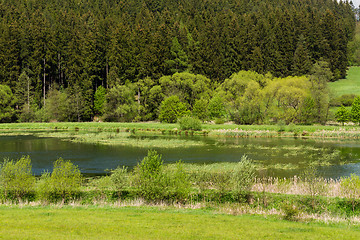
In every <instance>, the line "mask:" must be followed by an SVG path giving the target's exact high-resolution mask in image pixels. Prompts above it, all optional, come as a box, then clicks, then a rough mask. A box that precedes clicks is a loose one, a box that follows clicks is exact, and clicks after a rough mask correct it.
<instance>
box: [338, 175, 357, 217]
mask: <svg viewBox="0 0 360 240" xmlns="http://www.w3.org/2000/svg"><path fill="white" fill-rule="evenodd" d="M340 187H341V191H342V193H343V195H344V196H345V197H346V198H348V199H350V201H351V204H352V209H353V212H355V205H356V203H357V201H356V200H357V199H359V198H360V178H359V176H357V175H355V174H351V176H350V177H346V178H341V183H340Z"/></svg>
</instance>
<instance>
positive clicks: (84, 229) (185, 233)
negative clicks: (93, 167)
mask: <svg viewBox="0 0 360 240" xmlns="http://www.w3.org/2000/svg"><path fill="white" fill-rule="evenodd" d="M0 211H1V214H0V222H1V225H0V236H1V238H2V239H359V238H360V231H359V228H358V227H357V226H351V225H347V224H336V225H333V224H330V225H328V224H322V223H301V222H288V221H284V220H279V219H277V218H276V217H267V218H264V217H261V216H248V215H241V216H232V215H224V214H218V213H216V212H214V211H212V210H204V209H198V210H191V209H187V210H186V209H176V208H164V207H122V208H113V207H86V208H85V207H62V208H59V207H22V208H20V207H0Z"/></svg>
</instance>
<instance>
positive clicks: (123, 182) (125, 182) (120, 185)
mask: <svg viewBox="0 0 360 240" xmlns="http://www.w3.org/2000/svg"><path fill="white" fill-rule="evenodd" d="M110 179H111V181H112V182H113V184H114V186H115V188H116V190H123V189H124V188H125V187H127V186H129V176H128V172H127V168H126V167H118V168H116V169H115V170H112V171H111V175H110Z"/></svg>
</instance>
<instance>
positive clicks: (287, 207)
mask: <svg viewBox="0 0 360 240" xmlns="http://www.w3.org/2000/svg"><path fill="white" fill-rule="evenodd" d="M283 210H284V213H285V216H284V219H285V220H288V221H295V220H296V218H297V216H298V215H299V210H298V208H297V207H296V206H294V205H292V204H288V203H285V204H284V205H283Z"/></svg>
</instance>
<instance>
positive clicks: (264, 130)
mask: <svg viewBox="0 0 360 240" xmlns="http://www.w3.org/2000/svg"><path fill="white" fill-rule="evenodd" d="M202 128H203V130H202V131H180V130H179V125H178V124H169V123H159V122H139V123H103V122H80V123H77V122H56V123H2V124H0V134H3V135H6V134H10V133H11V134H18V135H21V134H26V133H27V132H33V131H55V130H56V131H88V132H134V133H136V132H142V133H150V134H151V133H153V134H159V133H160V134H172V135H210V136H227V137H306V138H309V137H310V138H344V139H347V138H349V139H358V138H360V127H359V126H323V125H287V126H286V125H236V124H219V125H216V124H203V125H202Z"/></svg>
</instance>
